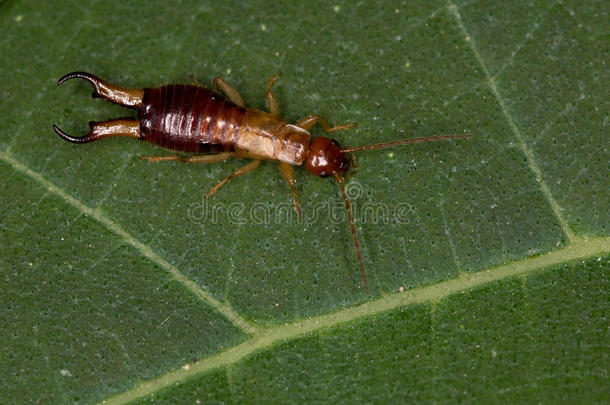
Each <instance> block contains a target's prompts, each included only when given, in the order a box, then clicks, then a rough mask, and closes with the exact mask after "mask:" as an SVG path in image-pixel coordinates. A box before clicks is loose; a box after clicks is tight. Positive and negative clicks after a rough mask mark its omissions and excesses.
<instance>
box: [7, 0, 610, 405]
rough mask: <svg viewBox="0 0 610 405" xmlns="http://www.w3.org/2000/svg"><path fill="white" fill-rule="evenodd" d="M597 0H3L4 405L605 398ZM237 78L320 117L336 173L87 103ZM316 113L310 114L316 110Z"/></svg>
mask: <svg viewBox="0 0 610 405" xmlns="http://www.w3.org/2000/svg"><path fill="white" fill-rule="evenodd" d="M607 21H608V6H607V4H606V3H605V2H601V1H600V2H594V1H591V2H586V3H581V2H573V1H562V2H543V1H537V2H505V3H504V4H500V3H497V2H492V4H487V3H483V2H478V1H469V2H464V3H462V2H455V3H454V2H452V1H449V2H444V1H414V2H407V3H406V4H405V3H403V2H379V3H376V2H373V1H365V2H358V3H355V2H349V3H343V2H324V1H321V2H318V3H317V4H314V3H312V2H307V3H303V4H297V3H296V2H263V1H251V2H246V4H243V3H242V2H222V3H218V2H205V3H200V2H193V4H191V3H189V2H187V4H185V2H173V3H172V2H170V3H168V2H154V1H152V2H147V3H146V4H144V3H130V2H97V3H93V4H84V3H83V4H80V3H72V2H63V1H58V2H52V3H51V2H45V3H34V2H27V1H13V2H0V25H1V29H2V33H3V40H2V41H1V42H0V54H1V55H2V60H3V62H4V63H2V64H0V78H1V79H2V83H3V85H2V87H1V89H2V90H1V91H2V93H1V96H2V97H1V98H0V100H1V101H0V111H2V113H3V123H2V125H1V126H0V176H1V178H2V182H1V183H0V207H1V208H2V215H1V216H0V231H1V232H0V271H1V275H2V277H1V278H0V280H1V281H0V288H1V290H2V294H1V298H0V304H1V305H2V311H0V336H1V340H2V342H3V345H2V352H0V370H2V372H1V373H0V383H2V385H3V387H5V389H4V390H2V391H1V392H0V402H2V403H29V402H44V403H67V402H78V403H81V402H82V403H91V402H97V401H103V400H107V401H108V402H116V403H123V402H126V401H129V400H134V399H139V400H140V401H144V402H147V401H152V402H157V401H159V402H161V401H165V402H169V403H176V402H195V401H197V400H200V401H201V402H202V403H207V402H210V401H212V400H216V401H219V402H235V403H237V402H243V401H246V402H264V401H265V400H274V401H278V400H280V401H284V402H288V401H290V402H311V401H320V402H322V401H324V402H328V401H329V400H330V401H333V402H334V401H340V402H354V401H359V402H370V401H375V402H387V401H389V400H396V399H400V400H403V401H409V402H416V401H417V402H447V401H462V402H473V401H476V402H500V401H502V402H514V401H524V400H525V401H527V402H549V403H550V402H557V401H564V402H571V403H575V402H586V403H592V402H606V401H607V400H608V397H609V396H610V392H609V390H608V386H609V385H608V371H607V370H608V364H609V362H608V345H607V341H608V330H609V329H608V320H607V311H608V300H607V296H608V268H609V267H610V266H609V261H610V238H609V237H608V224H609V222H610V217H609V214H608V212H609V209H608V207H609V206H610V204H609V203H610V193H609V191H608V190H610V182H609V181H608V161H609V160H610V159H609V158H610V154H609V153H608V147H607V145H608V143H609V142H608V141H609V137H608V131H607V125H608V124H607V123H608V111H609V110H610V108H609V105H608V103H609V101H608V97H607V95H606V93H607V88H608V87H609V85H610V79H609V75H608V69H607V62H606V61H607V59H608V46H609V44H610V40H609V38H608V33H607ZM74 70H85V71H89V72H92V73H94V74H96V75H99V76H100V77H102V78H104V79H106V80H108V81H109V82H111V83H114V84H117V85H121V86H125V87H133V88H137V87H155V86H158V85H160V84H163V83H170V82H183V83H189V82H190V81H191V79H190V78H189V75H191V74H193V75H194V76H195V77H197V79H198V80H199V81H200V82H201V83H204V84H208V83H211V80H212V79H213V78H214V77H216V76H223V77H224V78H225V79H226V80H227V81H228V82H229V83H231V84H232V85H233V86H234V87H235V88H236V89H238V90H239V92H240V93H241V95H242V96H243V98H244V100H245V101H246V104H247V105H248V106H251V107H253V108H259V109H267V106H266V104H265V99H264V85H265V83H266V82H267V80H268V79H269V78H270V77H271V76H273V75H274V74H276V73H277V72H279V71H281V72H282V73H283V77H282V78H281V79H280V80H279V81H278V82H277V83H276V85H275V86H274V91H275V94H276V96H277V99H278V101H279V105H280V114H281V116H282V117H284V118H285V119H286V120H288V121H290V122H295V121H297V120H298V119H300V118H302V117H303V116H305V115H308V114H312V113H316V114H320V115H322V116H324V117H326V118H327V119H328V120H329V121H330V122H331V123H332V124H343V123H347V122H357V124H358V126H357V128H356V129H354V130H349V131H345V132H343V131H342V132H337V133H334V134H333V136H335V137H336V138H337V139H338V141H339V142H340V143H341V145H343V146H345V147H347V146H357V145H364V144H370V143H378V142H384V141H390V140H397V139H403V138H415V137H422V136H430V135H439V134H449V133H471V134H473V138H471V139H468V140H460V141H454V142H436V143H424V144H418V145H413V146H409V147H406V146H405V147H400V148H395V149H385V150H376V151H368V152H361V153H359V154H358V155H357V159H358V160H357V162H358V173H357V174H356V175H355V176H354V177H352V178H351V179H350V180H349V181H348V183H347V186H348V191H349V192H350V193H351V194H350V195H351V201H352V205H353V208H354V214H355V221H356V228H357V231H358V236H359V238H360V244H361V246H362V253H363V257H364V262H365V266H366V269H367V273H368V277H369V286H370V288H371V293H370V294H366V293H365V291H364V288H363V285H362V282H361V279H360V274H359V271H358V264H357V261H356V254H355V251H354V246H353V242H352V239H351V234H350V231H349V226H348V224H347V220H346V215H345V212H344V210H343V201H342V199H341V196H340V193H339V190H338V188H337V186H336V184H335V183H334V182H333V181H332V180H330V179H327V180H324V179H319V178H314V177H313V176H310V175H309V174H308V173H307V172H306V171H305V170H302V168H297V169H296V177H297V187H298V190H299V193H300V194H299V195H300V198H301V204H302V207H303V211H304V218H305V221H304V222H303V223H299V222H298V221H297V220H296V217H294V214H292V211H291V209H292V200H291V195H290V190H289V188H288V186H287V185H286V184H285V181H284V180H283V179H282V177H281V175H280V172H279V170H278V168H277V164H276V163H274V162H265V163H264V164H263V165H262V166H261V167H260V168H259V169H257V170H256V171H255V172H253V173H252V174H249V175H247V176H244V177H240V178H236V179H234V180H232V181H231V182H230V183H229V184H227V185H226V186H224V187H223V188H222V189H221V190H220V191H219V192H218V193H217V194H216V195H215V196H214V197H213V198H212V199H210V200H207V201H206V200H205V198H204V196H205V194H206V193H207V192H208V191H209V189H210V188H211V187H213V186H214V185H215V184H216V183H217V182H218V181H219V180H221V179H222V178H223V177H224V176H226V175H228V174H229V173H231V171H233V170H234V169H236V168H237V167H240V166H242V165H243V164H244V163H245V162H244V161H242V160H234V161H230V162H226V163H223V164H215V165H187V164H182V163H171V162H163V163H156V164H150V163H146V162H143V161H141V160H139V159H138V157H139V156H142V155H163V154H170V153H171V152H168V151H165V150H161V149H160V148H157V147H155V146H153V145H149V144H144V143H140V142H136V141H133V140H129V139H121V138H116V139H110V140H103V141H100V142H96V143H92V144H87V145H73V144H69V143H66V142H63V141H61V140H60V139H59V138H58V137H57V136H56V135H55V134H54V133H53V131H52V128H51V126H52V124H53V123H58V124H59V125H60V126H61V127H62V128H63V129H64V130H66V132H68V133H70V134H74V135H79V134H84V133H85V131H86V123H87V121H89V120H105V119H108V118H114V117H122V116H127V115H129V114H132V115H133V112H130V111H128V110H125V109H124V108H121V107H119V106H115V105H111V104H110V103H107V102H105V101H101V100H91V99H90V98H89V94H90V91H91V88H90V86H89V85H88V84H87V83H85V82H77V81H71V82H68V83H66V84H64V85H63V86H62V87H61V88H57V87H56V86H55V82H56V80H57V79H58V78H59V77H61V76H62V75H63V74H65V73H67V72H70V71H74ZM313 133H314V135H321V134H323V131H322V130H321V129H318V128H317V127H316V128H315V129H314V130H313Z"/></svg>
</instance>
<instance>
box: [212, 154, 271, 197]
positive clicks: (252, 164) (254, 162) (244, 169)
mask: <svg viewBox="0 0 610 405" xmlns="http://www.w3.org/2000/svg"><path fill="white" fill-rule="evenodd" d="M260 164H261V160H260V159H254V160H252V161H251V162H250V163H248V164H247V165H245V166H242V167H240V168H239V169H237V170H235V171H234V172H233V173H231V174H230V175H228V176H227V177H225V178H224V179H223V180H222V181H221V182H220V183H218V184H216V185H215V186H214V187H212V189H211V190H210V192H209V193H207V194H206V195H205V198H210V197H211V196H212V195H213V194H214V193H215V192H217V191H218V189H219V188H220V187H222V186H224V185H225V184H226V183H227V182H228V181H229V180H231V179H232V178H234V177H237V176H241V175H243V174H248V173H250V172H251V171H253V170H254V169H256V168H257V167H258V166H259V165H260Z"/></svg>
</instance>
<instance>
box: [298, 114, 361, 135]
mask: <svg viewBox="0 0 610 405" xmlns="http://www.w3.org/2000/svg"><path fill="white" fill-rule="evenodd" d="M317 122H319V123H320V124H322V127H324V130H325V131H326V132H333V131H343V130H345V129H348V128H351V127H353V126H355V125H356V123H355V122H351V123H349V124H344V125H339V126H336V127H331V126H330V125H328V121H326V120H325V119H324V118H322V117H320V116H319V115H308V116H307V117H305V118H303V119H301V120H299V121H297V123H296V124H294V125H296V126H297V127H301V128H303V129H309V128H311V127H313V126H314V125H315V124H316V123H317Z"/></svg>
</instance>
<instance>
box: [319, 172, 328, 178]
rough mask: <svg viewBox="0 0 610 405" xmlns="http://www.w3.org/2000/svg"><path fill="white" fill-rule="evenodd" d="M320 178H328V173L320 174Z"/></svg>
mask: <svg viewBox="0 0 610 405" xmlns="http://www.w3.org/2000/svg"><path fill="white" fill-rule="evenodd" d="M320 177H328V173H326V172H320Z"/></svg>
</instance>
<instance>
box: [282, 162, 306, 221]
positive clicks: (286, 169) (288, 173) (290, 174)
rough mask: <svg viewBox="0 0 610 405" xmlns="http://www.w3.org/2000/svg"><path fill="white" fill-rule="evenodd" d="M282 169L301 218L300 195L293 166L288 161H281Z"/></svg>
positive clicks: (295, 208) (295, 207)
mask: <svg viewBox="0 0 610 405" xmlns="http://www.w3.org/2000/svg"><path fill="white" fill-rule="evenodd" d="M280 171H281V172H282V176H284V179H286V181H287V182H288V185H289V186H290V191H292V198H293V199H294V210H295V211H296V212H297V214H298V216H299V219H301V204H299V195H298V194H297V187H296V181H295V180H294V170H292V166H290V165H289V164H288V163H285V162H280Z"/></svg>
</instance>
